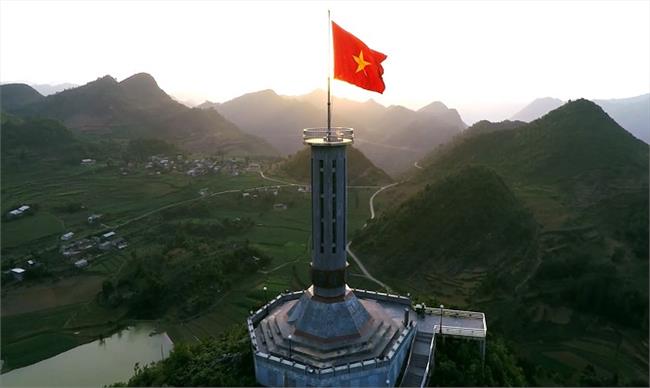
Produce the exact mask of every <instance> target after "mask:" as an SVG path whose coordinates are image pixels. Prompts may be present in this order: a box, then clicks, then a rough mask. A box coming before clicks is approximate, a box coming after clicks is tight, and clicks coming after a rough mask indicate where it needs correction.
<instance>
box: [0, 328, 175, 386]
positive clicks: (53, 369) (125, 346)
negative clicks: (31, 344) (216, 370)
mask: <svg viewBox="0 0 650 388" xmlns="http://www.w3.org/2000/svg"><path fill="white" fill-rule="evenodd" d="M153 330H154V329H153V327H152V326H149V325H137V326H135V327H129V328H128V329H125V330H123V331H121V332H119V333H115V334H113V335H112V336H111V337H108V338H106V339H104V340H103V341H100V340H97V341H94V342H91V343H87V344H84V345H80V346H77V347H76V348H74V349H71V350H68V351H67V352H64V353H61V354H58V355H56V356H54V357H52V358H48V359H46V360H43V361H40V362H37V363H35V364H32V365H29V366H26V367H23V368H19V369H14V370H12V371H9V372H7V373H5V374H3V375H1V376H0V385H2V386H3V387H37V386H38V387H80V386H84V387H102V386H103V385H107V384H111V383H115V382H118V381H123V382H126V381H127V380H128V379H129V378H130V377H131V376H132V375H133V366H134V365H135V363H136V362H139V363H140V365H144V364H147V363H150V362H152V361H159V360H160V359H161V358H164V357H167V355H168V354H169V352H170V350H171V349H172V347H173V346H174V345H173V343H172V341H171V340H170V339H169V337H168V336H167V334H166V333H162V334H160V333H157V334H152V332H153Z"/></svg>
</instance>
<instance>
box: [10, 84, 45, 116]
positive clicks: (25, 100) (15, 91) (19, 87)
mask: <svg viewBox="0 0 650 388" xmlns="http://www.w3.org/2000/svg"><path fill="white" fill-rule="evenodd" d="M44 98H45V97H43V95H42V94H40V93H39V92H37V91H36V90H35V89H34V88H32V87H31V86H29V85H26V84H4V85H0V108H2V110H3V111H12V110H15V109H18V108H21V107H23V106H26V105H29V104H32V103H35V102H38V101H41V100H42V99H44Z"/></svg>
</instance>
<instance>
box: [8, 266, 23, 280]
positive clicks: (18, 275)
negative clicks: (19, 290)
mask: <svg viewBox="0 0 650 388" xmlns="http://www.w3.org/2000/svg"><path fill="white" fill-rule="evenodd" d="M11 275H12V276H13V277H14V279H16V280H17V281H19V282H21V281H23V279H24V278H25V270H24V269H22V268H12V269H11Z"/></svg>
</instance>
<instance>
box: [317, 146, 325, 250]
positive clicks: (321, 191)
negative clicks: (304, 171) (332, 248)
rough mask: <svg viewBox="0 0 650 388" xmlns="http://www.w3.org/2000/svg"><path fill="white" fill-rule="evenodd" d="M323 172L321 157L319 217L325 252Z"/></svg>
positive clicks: (319, 169)
mask: <svg viewBox="0 0 650 388" xmlns="http://www.w3.org/2000/svg"><path fill="white" fill-rule="evenodd" d="M323 174H324V171H323V160H322V159H321V160H319V161H318V181H319V182H318V186H319V187H318V192H319V194H320V195H319V201H318V203H319V211H318V217H319V218H320V240H319V246H320V253H323V251H324V249H325V241H324V240H325V235H324V232H325V228H324V225H323V217H324V216H325V214H323V211H324V209H323V207H324V206H323V194H324V188H323Z"/></svg>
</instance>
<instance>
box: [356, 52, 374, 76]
mask: <svg viewBox="0 0 650 388" xmlns="http://www.w3.org/2000/svg"><path fill="white" fill-rule="evenodd" d="M352 58H354V61H355V62H356V63H357V71H356V72H355V73H358V72H360V71H361V70H363V73H364V74H366V75H368V74H367V73H366V69H365V67H366V66H368V65H372V63H370V62H366V61H365V60H364V59H363V50H360V51H359V56H358V57H357V56H356V55H353V56H352Z"/></svg>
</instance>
